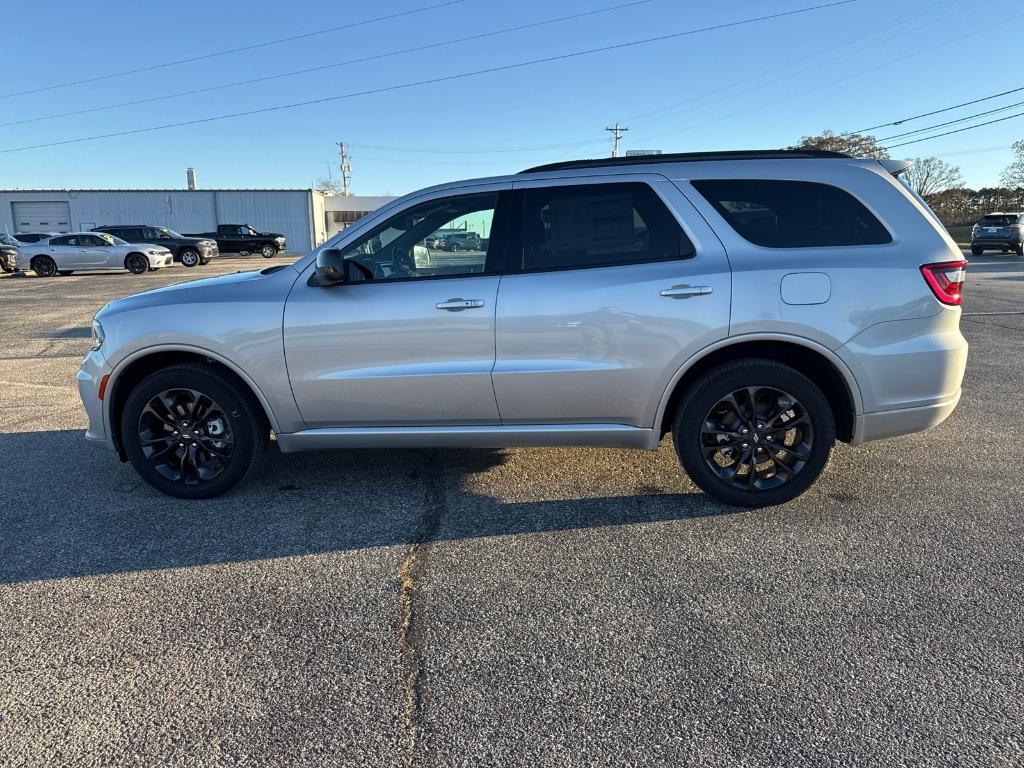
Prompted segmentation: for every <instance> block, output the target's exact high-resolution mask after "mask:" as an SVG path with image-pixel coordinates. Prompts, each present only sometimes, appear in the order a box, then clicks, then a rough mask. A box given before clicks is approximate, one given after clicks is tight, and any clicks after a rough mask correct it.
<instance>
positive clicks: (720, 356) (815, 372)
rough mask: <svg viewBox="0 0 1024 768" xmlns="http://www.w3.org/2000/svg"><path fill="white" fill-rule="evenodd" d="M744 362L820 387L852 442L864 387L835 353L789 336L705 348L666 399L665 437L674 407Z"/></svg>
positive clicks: (662, 414)
mask: <svg viewBox="0 0 1024 768" xmlns="http://www.w3.org/2000/svg"><path fill="white" fill-rule="evenodd" d="M744 357H760V358H764V359H768V360H775V361H778V362H780V363H783V364H785V365H789V366H790V367H792V368H795V369H796V370H798V371H800V373H802V374H804V375H805V376H807V377H808V378H809V379H811V381H813V382H814V383H815V384H817V385H818V386H819V387H820V388H821V389H822V391H823V393H824V394H825V397H826V398H827V399H828V401H829V404H830V405H831V406H832V413H833V415H834V417H835V422H836V436H837V437H838V438H839V439H840V440H842V441H843V442H850V441H851V440H852V439H853V434H854V428H855V426H856V418H857V414H858V413H861V412H862V411H863V401H862V399H861V393H860V388H859V387H858V386H857V381H856V379H855V378H854V376H853V373H852V372H851V371H850V369H849V368H848V367H847V366H846V364H845V363H843V361H842V360H841V359H840V358H839V357H838V356H837V355H836V354H835V353H834V352H832V351H831V350H829V349H828V348H827V347H824V346H822V345H820V344H816V343H814V342H812V341H809V340H807V339H802V338H800V337H796V336H787V335H784V334H766V335H757V336H738V337H731V338H728V339H723V340H722V341H720V342H718V343H717V344H713V345H711V346H709V347H705V348H704V349H702V350H701V351H700V352H698V353H697V354H696V355H694V356H693V357H691V358H690V359H689V360H687V361H686V363H685V364H684V365H683V366H682V367H681V368H680V369H679V371H677V372H676V375H675V376H674V377H673V378H672V381H671V382H670V383H669V385H668V387H667V388H666V390H665V394H664V395H663V396H662V398H661V403H660V404H659V406H658V412H657V415H656V417H655V421H654V425H655V428H656V429H657V430H659V434H660V435H662V436H664V435H665V434H666V433H667V432H670V431H671V429H672V422H673V418H674V416H675V408H676V406H677V405H678V404H679V401H680V400H681V399H682V396H683V393H685V392H686V390H687V389H688V388H689V386H690V384H691V383H692V382H693V381H694V380H695V379H696V378H697V377H698V376H700V375H701V374H702V373H704V372H705V371H707V370H710V369H711V368H714V367H715V366H717V365H720V364H722V363H725V362H728V361H730V360H737V359H740V358H744Z"/></svg>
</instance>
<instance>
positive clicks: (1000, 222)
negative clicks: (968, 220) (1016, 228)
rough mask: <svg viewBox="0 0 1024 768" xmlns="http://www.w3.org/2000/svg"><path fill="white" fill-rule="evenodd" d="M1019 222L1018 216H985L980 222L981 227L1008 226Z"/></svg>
mask: <svg viewBox="0 0 1024 768" xmlns="http://www.w3.org/2000/svg"><path fill="white" fill-rule="evenodd" d="M1016 223H1017V217H1016V216H985V217H984V218H983V219H982V220H981V221H979V222H978V226H980V227H1008V226H1010V225H1011V224H1016Z"/></svg>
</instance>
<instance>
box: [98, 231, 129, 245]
mask: <svg viewBox="0 0 1024 768" xmlns="http://www.w3.org/2000/svg"><path fill="white" fill-rule="evenodd" d="M96 234H98V235H99V236H100V237H102V238H103V239H104V240H106V241H107V242H108V243H110V244H111V245H128V243H127V242H126V241H124V240H122V239H121V238H120V237H114V236H113V235H108V234H107V233H106V232H97V233H96Z"/></svg>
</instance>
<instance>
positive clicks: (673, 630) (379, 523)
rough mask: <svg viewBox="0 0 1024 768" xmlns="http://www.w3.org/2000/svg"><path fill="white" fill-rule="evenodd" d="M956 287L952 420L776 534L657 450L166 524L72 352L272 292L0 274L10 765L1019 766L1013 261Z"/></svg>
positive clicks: (882, 451) (172, 513) (375, 479)
mask: <svg viewBox="0 0 1024 768" xmlns="http://www.w3.org/2000/svg"><path fill="white" fill-rule="evenodd" d="M278 261H279V260H273V261H272V262H270V263H277V262H278ZM971 261H972V266H971V269H970V277H969V281H968V285H967V291H966V301H965V311H966V315H965V317H964V322H963V329H964V333H965V335H966V336H967V338H968V340H969V341H970V343H971V354H970V361H969V367H968V371H967V378H966V382H965V388H964V397H963V400H962V402H961V404H960V406H959V408H958V409H957V411H956V412H955V413H954V415H953V416H952V417H951V418H950V419H949V420H948V421H947V422H946V423H944V424H943V425H941V426H940V427H938V428H936V429H935V430H933V431H931V432H928V433H925V434H920V435H915V436H911V437H907V438H901V439H897V440H891V441H885V442H881V443H875V444H871V445H867V446H861V447H858V448H849V447H847V446H843V445H840V446H838V447H837V449H836V451H835V454H834V457H833V460H832V462H831V465H830V466H829V468H828V469H826V471H825V474H824V475H823V477H822V479H821V480H820V481H819V483H818V484H817V485H816V486H815V487H814V488H812V489H811V490H810V491H809V492H808V493H806V494H805V495H804V496H803V497H801V498H800V499H798V500H797V501H795V502H794V503H792V504H790V505H788V506H785V507H779V508H773V509H767V510H761V511H737V510H735V509H732V508H727V507H723V506H721V505H718V504H717V503H713V502H711V501H709V500H708V499H707V498H706V497H704V496H703V495H701V494H700V493H698V492H697V490H696V488H695V487H694V486H693V485H692V484H691V483H690V482H689V481H688V480H687V479H686V477H685V476H684V475H683V474H682V472H681V470H680V468H679V466H678V464H677V462H676V460H675V456H674V453H673V451H672V447H671V444H670V442H669V441H668V440H666V442H665V443H664V444H663V445H662V447H661V450H660V451H659V452H658V453H657V454H648V453H643V452H639V451H636V452H631V451H613V450H596V449H586V450H582V449H517V450H504V451H490V452H488V451H377V452H373V451H352V452H334V453H323V454H308V455H288V456H283V455H280V454H276V453H275V455H273V456H272V457H271V460H270V461H269V462H268V463H267V465H266V467H265V469H264V471H263V472H262V473H261V474H260V476H259V478H258V479H256V480H255V481H254V482H251V483H250V484H248V485H247V486H244V487H243V488H242V489H240V490H239V491H237V492H236V493H234V494H233V495H230V496H228V497H225V498H222V499H218V500H214V501H209V502H201V503H196V502H184V501H178V500H174V499H170V498H167V497H163V496H160V495H158V494H157V493H156V492H155V491H153V490H152V489H150V488H149V486H147V485H145V484H144V483H143V482H142V481H141V480H139V479H138V478H137V477H136V475H135V473H134V472H133V471H132V469H131V468H130V467H129V466H128V465H122V464H119V463H118V462H117V461H116V459H114V458H113V457H112V456H110V455H107V454H104V453H102V452H100V451H97V450H95V449H93V448H90V447H88V446H86V445H85V443H84V441H83V439H82V436H81V432H82V430H84V428H85V414H84V412H83V411H82V409H81V406H80V404H79V401H78V396H77V393H76V390H75V387H74V373H75V371H76V369H77V367H78V364H79V362H80V359H81V357H82V356H83V354H84V353H85V351H86V349H87V348H88V346H89V336H88V326H89V321H90V319H91V317H92V315H93V313H94V312H95V311H96V310H97V309H99V308H100V307H101V306H102V305H103V304H104V303H105V302H106V301H108V300H110V299H112V298H115V297H118V296H122V295H125V294H128V293H132V292H135V291H138V290H141V289H144V288H149V287H155V286H158V285H164V284H168V283H171V282H176V281H180V280H183V279H190V278H194V277H199V276H208V275H210V274H214V273H222V272H231V271H235V270H236V269H239V268H257V269H258V268H262V267H264V266H267V265H268V262H267V261H264V260H262V259H258V258H250V259H248V260H240V259H230V258H222V259H220V260H218V261H217V262H215V263H214V264H213V265H210V267H207V268H201V269H199V270H197V271H191V270H186V269H184V268H181V267H176V268H174V269H168V270H161V271H160V272H156V273H150V274H146V275H142V276H133V275H130V274H127V273H123V274H98V273H97V274H81V275H74V276H70V277H61V278H54V279H49V280H44V279H40V278H35V277H23V276H6V275H5V276H3V277H2V278H0V316H2V323H0V340H2V349H0V405H2V407H0V479H2V495H0V765H4V766H6V765H15V766H21V765H25V766H53V765H124V766H142V765H147V766H148V765H153V766H177V765H212V764H218V765H289V766H293V765H317V766H319V765H359V766H375V765H380V766H399V765H530V766H536V765H608V766H623V765H638V766H640V765H644V766H647V765H697V766H700V765H745V766H778V765H808V766H810V765H814V766H819V765H836V766H852V765H864V766H868V765H870V766H878V765H901V766H902V765H950V766H952V765H958V766H963V765H979V766H992V765H1021V764H1022V763H1024V548H1022V537H1024V483H1022V481H1021V480H1022V477H1024V452H1022V446H1024V442H1022V435H1024V395H1022V392H1024V260H1022V259H1018V258H1017V257H1014V256H1003V257H996V256H992V255H990V256H985V257H977V258H973V257H972V259H971ZM168 322H169V323H173V317H169V318H168Z"/></svg>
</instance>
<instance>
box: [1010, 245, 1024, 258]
mask: <svg viewBox="0 0 1024 768" xmlns="http://www.w3.org/2000/svg"><path fill="white" fill-rule="evenodd" d="M1013 252H1014V253H1016V254H1017V255H1018V256H1024V242H1020V243H1017V247H1016V248H1014V249H1013Z"/></svg>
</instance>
